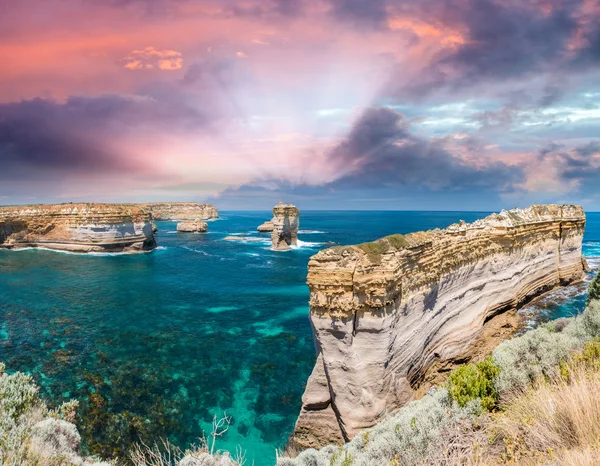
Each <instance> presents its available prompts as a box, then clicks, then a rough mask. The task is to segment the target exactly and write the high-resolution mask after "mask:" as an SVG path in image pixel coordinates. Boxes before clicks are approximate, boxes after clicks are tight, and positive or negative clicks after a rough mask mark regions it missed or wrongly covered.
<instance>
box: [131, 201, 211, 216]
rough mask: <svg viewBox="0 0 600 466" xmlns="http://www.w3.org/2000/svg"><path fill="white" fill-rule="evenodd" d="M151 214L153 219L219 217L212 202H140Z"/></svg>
mask: <svg viewBox="0 0 600 466" xmlns="http://www.w3.org/2000/svg"><path fill="white" fill-rule="evenodd" d="M140 206H141V207H143V208H144V209H146V210H148V211H149V212H150V213H151V214H152V218H153V219H154V220H158V221H160V220H195V219H198V218H199V219H201V220H211V219H216V218H219V212H218V211H217V209H216V207H215V206H214V205H213V204H198V203H196V202H150V203H147V204H140Z"/></svg>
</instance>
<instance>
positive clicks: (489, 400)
mask: <svg viewBox="0 0 600 466" xmlns="http://www.w3.org/2000/svg"><path fill="white" fill-rule="evenodd" d="M499 373H500V368H499V367H498V366H497V365H496V364H495V363H494V360H493V359H492V357H491V356H488V357H487V358H486V359H485V360H483V361H481V362H478V363H477V364H468V365H465V366H461V367H459V368H458V369H456V370H455V371H453V372H452V373H451V374H450V377H449V378H448V393H450V397H451V398H452V400H453V401H456V403H458V405H459V406H461V407H463V406H466V405H467V403H469V402H470V401H474V400H476V399H478V398H479V399H481V407H482V408H484V409H486V410H488V411H491V410H493V409H494V408H495V407H496V405H497V403H498V392H497V391H496V388H495V386H494V379H495V378H496V377H498V374H499Z"/></svg>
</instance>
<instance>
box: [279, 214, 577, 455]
mask: <svg viewBox="0 0 600 466" xmlns="http://www.w3.org/2000/svg"><path fill="white" fill-rule="evenodd" d="M584 228H585V214H584V212H583V209H582V208H581V207H580V206H576V205H564V206H560V205H534V206H532V207H529V208H527V209H514V210H510V211H502V212H501V213H499V214H492V215H490V216H488V217H486V218H484V219H482V220H477V221H476V222H473V223H471V224H467V223H465V222H461V223H458V224H454V225H451V226H449V227H448V228H446V229H445V230H439V229H437V230H432V231H426V232H418V233H411V234H408V235H405V236H403V235H391V236H387V237H385V238H381V239H379V240H377V241H374V242H372V243H365V244H359V245H357V246H345V247H342V246H336V247H333V248H329V249H326V250H323V251H321V252H319V253H318V254H316V255H314V256H313V257H312V258H311V259H310V262H309V265H308V286H309V288H310V319H311V323H312V328H313V335H314V338H315V341H316V347H317V351H318V358H317V363H316V366H315V369H314V370H313V373H312V374H311V376H310V378H309V380H308V383H307V386H306V392H305V395H304V396H303V399H302V401H303V406H302V409H301V412H300V415H299V418H298V421H297V423H296V428H295V431H294V434H293V436H292V438H291V440H290V446H294V447H297V448H309V447H319V446H323V445H326V444H328V443H332V442H333V443H336V442H337V443H341V442H343V441H344V440H349V439H351V438H353V437H354V436H355V435H356V434H357V432H359V431H360V430H361V429H364V428H367V427H370V426H373V425H374V424H376V423H377V422H378V421H379V420H381V419H382V418H383V417H384V416H387V415H389V414H391V413H393V412H395V411H397V410H398V409H399V408H400V407H402V406H403V405H405V404H407V403H408V402H409V401H411V400H412V399H413V398H415V397H416V396H417V395H418V394H419V393H423V391H425V392H426V390H427V389H428V388H429V387H430V386H431V384H435V383H436V382H437V381H439V380H440V379H439V378H440V377H443V374H445V373H447V371H448V370H449V369H451V368H452V366H453V365H454V364H458V363H460V362H464V361H466V360H469V359H470V358H473V357H475V358H477V357H482V356H483V355H484V354H485V353H486V352H487V351H488V350H491V348H492V347H493V346H495V344H497V343H499V340H500V339H502V338H508V337H509V336H510V335H511V334H512V333H513V332H514V331H515V329H516V328H517V322H516V321H515V319H518V318H517V317H516V313H515V310H516V309H517V308H519V307H521V306H522V305H524V304H525V303H527V302H528V301H530V300H531V299H533V298H535V297H537V296H539V295H541V294H543V293H545V292H547V291H549V290H551V289H552V288H555V287H559V286H564V285H567V284H570V283H574V282H578V281H580V280H581V279H582V278H583V275H584V261H583V260H582V238H583V232H584ZM494 339H496V341H494V343H493V345H491V346H490V342H491V341H492V340H494Z"/></svg>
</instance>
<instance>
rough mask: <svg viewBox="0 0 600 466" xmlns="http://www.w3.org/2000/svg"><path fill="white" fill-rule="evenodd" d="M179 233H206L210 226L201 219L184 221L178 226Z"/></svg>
mask: <svg viewBox="0 0 600 466" xmlns="http://www.w3.org/2000/svg"><path fill="white" fill-rule="evenodd" d="M177 231H179V232H182V233H206V231H208V225H207V224H206V222H205V221H204V220H200V219H196V220H193V221H188V220H184V221H182V222H179V223H178V224H177Z"/></svg>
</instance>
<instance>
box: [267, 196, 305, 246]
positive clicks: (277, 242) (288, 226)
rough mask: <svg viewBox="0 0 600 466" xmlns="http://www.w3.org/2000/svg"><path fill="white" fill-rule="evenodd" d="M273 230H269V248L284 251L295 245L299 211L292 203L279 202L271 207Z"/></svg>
mask: <svg viewBox="0 0 600 466" xmlns="http://www.w3.org/2000/svg"><path fill="white" fill-rule="evenodd" d="M271 223H273V231H272V232H271V248H272V249H274V250H276V251H285V250H288V249H291V247H292V246H296V244H297V242H298V227H299V225H300V212H299V211H298V208H297V207H296V206H295V205H293V204H285V203H283V202H280V203H279V204H277V205H276V206H275V207H273V220H271Z"/></svg>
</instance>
